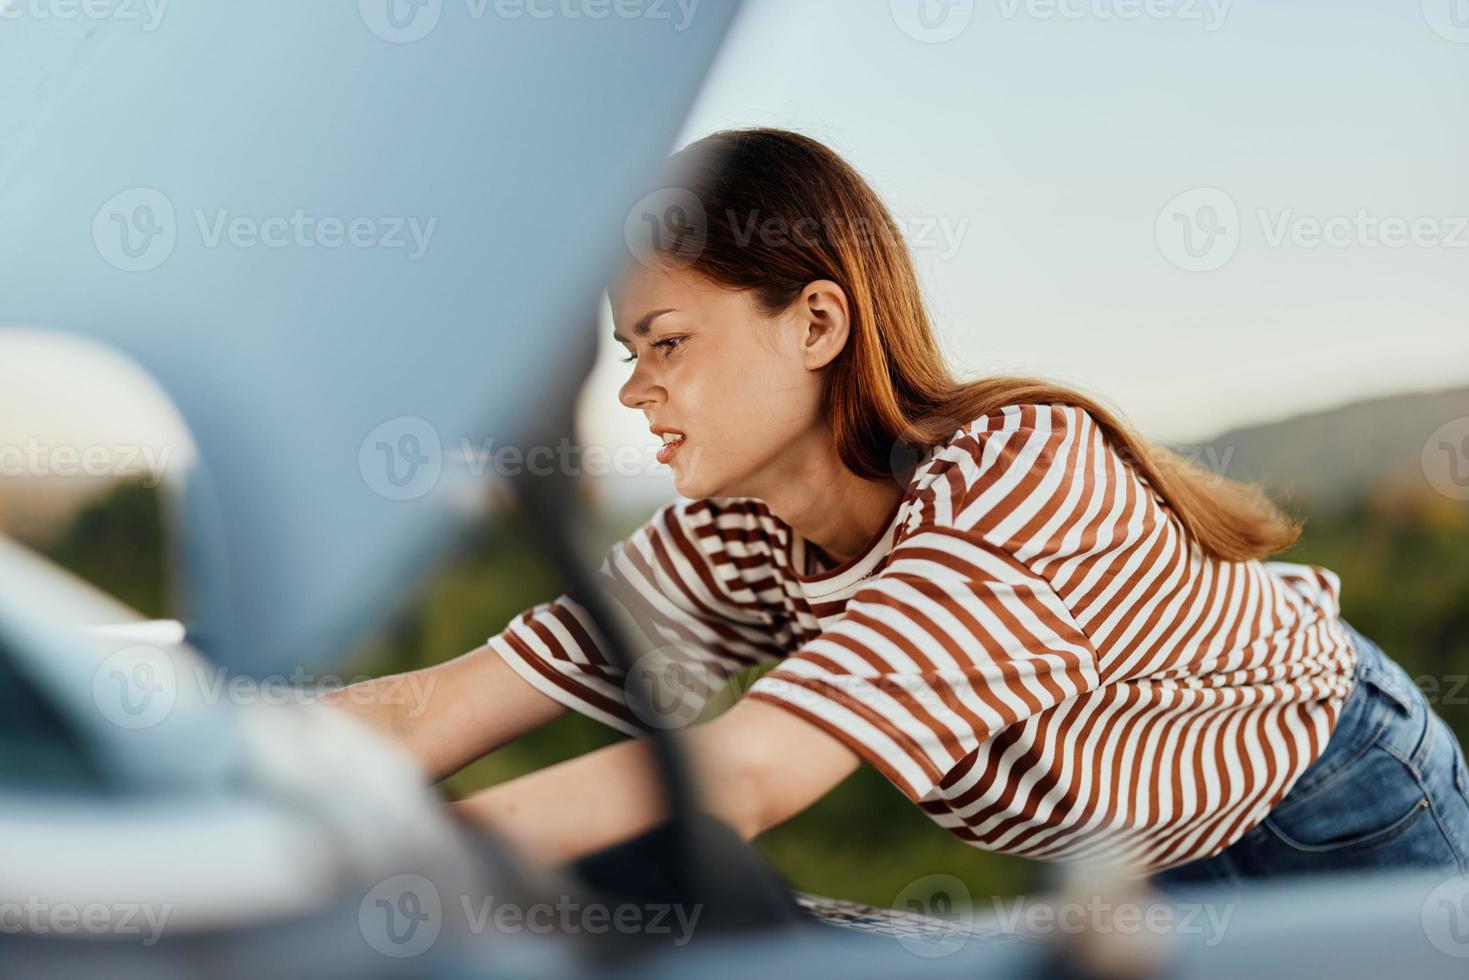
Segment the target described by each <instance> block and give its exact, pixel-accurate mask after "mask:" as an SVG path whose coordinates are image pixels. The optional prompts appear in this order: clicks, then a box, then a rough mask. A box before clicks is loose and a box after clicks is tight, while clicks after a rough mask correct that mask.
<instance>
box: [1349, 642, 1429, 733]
mask: <svg viewBox="0 0 1469 980" xmlns="http://www.w3.org/2000/svg"><path fill="white" fill-rule="evenodd" d="M1339 622H1340V623H1341V625H1342V628H1343V629H1344V630H1346V632H1347V635H1348V636H1350V637H1351V640H1352V648H1353V649H1354V650H1355V651H1356V652H1357V667H1356V670H1355V672H1354V675H1353V676H1354V678H1355V681H1356V683H1355V685H1354V687H1353V690H1352V694H1351V696H1350V698H1349V699H1348V703H1350V701H1352V700H1355V699H1356V698H1358V697H1362V696H1364V695H1365V692H1364V691H1363V687H1364V685H1366V686H1371V687H1374V688H1376V689H1377V690H1378V691H1379V692H1381V693H1382V694H1384V695H1385V696H1387V697H1388V698H1390V699H1391V700H1392V701H1394V702H1396V703H1397V705H1398V706H1399V707H1400V708H1402V709H1403V711H1404V713H1405V714H1407V715H1409V716H1411V715H1413V714H1414V713H1415V706H1416V704H1417V700H1418V699H1417V698H1416V697H1414V694H1415V693H1416V692H1415V691H1414V689H1413V679H1412V678H1411V677H1409V676H1408V672H1407V671H1405V670H1404V669H1403V668H1402V667H1401V666H1400V665H1399V664H1398V663H1397V662H1396V661H1394V660H1393V659H1392V658H1391V657H1389V656H1388V655H1387V654H1386V653H1385V652H1384V651H1383V649H1382V647H1380V646H1378V645H1377V644H1376V643H1373V642H1372V641H1371V640H1370V639H1368V638H1367V637H1365V636H1363V635H1362V633H1361V632H1359V631H1358V630H1357V629H1356V628H1354V627H1353V626H1352V624H1351V623H1348V622H1347V621H1346V620H1345V619H1339Z"/></svg>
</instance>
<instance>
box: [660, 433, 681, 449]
mask: <svg viewBox="0 0 1469 980" xmlns="http://www.w3.org/2000/svg"><path fill="white" fill-rule="evenodd" d="M682 439H683V434H682V433H680V432H665V433H663V445H665V446H666V445H668V444H669V443H671V442H679V441H681V440H682Z"/></svg>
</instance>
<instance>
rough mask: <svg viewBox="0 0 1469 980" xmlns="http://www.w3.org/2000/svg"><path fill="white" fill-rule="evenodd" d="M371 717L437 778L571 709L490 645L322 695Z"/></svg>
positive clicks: (329, 701) (371, 722) (367, 718)
mask: <svg viewBox="0 0 1469 980" xmlns="http://www.w3.org/2000/svg"><path fill="white" fill-rule="evenodd" d="M317 700H318V701H320V702H321V703H323V704H329V705H332V706H333V707H337V708H340V709H341V710H343V711H346V712H348V713H350V714H353V715H356V716H357V717H358V718H360V719H362V720H363V721H365V722H367V724H369V725H371V726H372V727H373V728H376V729H377V730H378V731H379V732H381V733H382V734H384V735H387V736H388V737H390V738H392V739H393V740H394V741H396V742H398V743H399V744H400V745H402V746H403V748H404V749H406V750H407V751H408V753H409V754H410V755H412V756H413V757H414V758H416V759H417V760H418V761H419V763H420V764H421V765H422V766H423V768H424V769H425V770H426V771H427V772H428V774H429V778H430V779H432V780H439V779H442V778H443V777H445V776H447V775H449V774H450V773H453V772H455V771H457V770H459V769H461V768H463V767H464V766H465V765H467V764H468V763H470V762H473V761H474V760H475V759H478V758H479V757H480V756H482V755H484V754H486V753H488V752H492V751H494V750H495V749H497V748H499V747H500V746H502V745H504V744H505V743H506V742H509V741H511V740H513V739H515V738H516V737H518V736H520V735H523V734H525V733H526V732H528V731H531V730H532V729H534V728H537V727H539V726H541V725H543V724H545V723H546V722H548V721H551V720H552V719H553V718H556V717H558V716H560V715H561V714H563V713H565V711H566V707H565V706H564V705H562V704H561V703H560V702H558V701H556V700H554V699H553V698H550V697H548V696H547V695H545V694H542V693H541V692H540V691H538V690H536V689H535V688H534V687H531V686H530V684H528V683H526V681H525V679H524V678H522V677H521V676H520V675H519V674H517V673H516V672H515V671H514V670H513V669H511V667H510V665H509V664H507V663H505V660H504V658H502V657H501V656H500V655H499V654H498V653H496V652H495V651H494V650H493V649H491V648H490V647H489V646H488V645H485V646H481V647H476V648H475V649H473V650H470V651H469V652H468V653H465V654H462V655H461V656H458V657H455V658H454V659H453V660H449V661H446V662H444V663H441V664H435V665H434V666H432V667H424V668H422V669H420V670H411V671H407V672H405V673H402V674H391V675H389V676H387V677H376V678H373V679H372V680H366V681H360V682H358V683H356V684H352V685H350V686H348V687H344V688H340V689H338V690H336V691H331V692H329V693H327V694H323V695H322V696H321V697H319V698H317Z"/></svg>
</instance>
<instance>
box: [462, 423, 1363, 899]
mask: <svg viewBox="0 0 1469 980" xmlns="http://www.w3.org/2000/svg"><path fill="white" fill-rule="evenodd" d="M918 463H919V465H918V466H917V468H916V470H915V471H914V473H913V476H912V478H911V480H909V482H908V484H907V486H906V489H905V493H904V495H903V497H902V498H901V499H900V501H899V502H898V504H897V505H896V506H895V507H894V509H893V511H892V512H891V514H890V515H889V519H888V521H887V523H886V524H885V526H884V527H883V529H882V530H881V531H880V532H879V533H878V534H877V536H876V537H874V538H873V539H872V541H871V542H870V543H869V544H868V546H867V547H866V549H865V550H864V551H863V552H862V553H860V554H859V555H857V556H856V557H854V558H852V559H851V560H849V561H846V562H843V563H841V564H840V565H836V566H832V565H829V564H828V563H827V562H826V561H825V560H824V559H823V558H822V556H821V555H820V554H819V552H817V551H816V550H815V549H814V548H812V547H811V546H810V545H809V544H808V543H807V542H806V541H805V540H804V539H803V538H801V537H800V535H798V534H796V533H795V532H794V531H793V530H792V529H791V528H790V527H789V526H788V525H787V524H785V523H784V522H783V521H781V520H780V519H779V518H777V517H776V516H775V515H774V514H772V513H771V512H770V510H769V509H768V508H767V507H766V506H765V505H764V504H763V503H762V502H761V501H759V500H757V499H755V498H749V497H711V498H705V499H701V500H695V501H679V502H677V503H673V504H668V505H666V506H664V507H662V508H661V509H659V510H658V511H657V512H656V513H655V514H654V516H653V517H652V518H651V519H650V520H649V521H648V522H647V523H646V524H645V525H643V526H642V527H641V528H639V529H638V530H637V531H636V532H635V533H634V534H632V535H631V536H629V537H628V538H626V539H625V540H623V541H620V542H618V543H617V544H616V545H615V546H614V547H613V548H612V549H611V552H610V553H609V554H608V556H607V559H606V561H605V562H604V563H603V564H602V567H601V572H602V579H603V581H604V583H605V584H606V585H607V586H608V588H609V592H610V594H611V595H612V596H613V597H614V603H613V608H614V610H615V611H616V612H617V614H618V616H619V619H620V620H621V621H622V622H623V624H624V626H626V627H627V628H628V631H629V634H630V636H631V637H632V639H633V641H634V650H633V653H634V655H635V656H637V657H639V659H638V661H637V663H638V671H637V674H638V675H639V677H648V678H651V680H652V682H653V683H652V687H651V690H652V692H653V698H652V701H651V704H648V705H643V704H641V703H640V702H636V701H634V702H633V703H634V704H637V705H638V710H636V711H634V710H633V709H632V708H630V707H629V701H628V698H627V695H626V688H625V687H624V678H623V677H622V676H621V675H620V673H619V672H618V671H616V670H614V669H613V668H611V667H610V666H609V665H608V663H607V661H606V659H605V658H604V656H603V655H602V652H601V649H602V648H601V646H600V644H601V643H602V642H604V641H602V639H601V634H600V633H599V632H597V630H596V628H595V626H593V624H592V622H591V620H590V618H589V617H588V616H587V615H586V613H585V611H584V609H582V607H581V606H580V604H579V603H578V602H577V601H576V600H575V599H574V598H572V597H571V596H569V595H565V594H563V595H562V596H560V597H559V598H557V599H556V600H554V601H552V602H546V603H541V604H539V605H537V606H535V607H533V608H531V609H529V610H526V611H525V612H523V613H521V614H520V615H519V616H518V617H516V618H515V619H514V620H513V621H512V622H511V623H510V624H509V625H508V626H507V627H506V628H505V629H504V630H503V631H502V632H501V633H499V634H497V635H496V636H494V637H492V638H491V639H490V643H491V645H492V646H493V647H494V648H495V649H496V650H497V651H498V652H499V653H500V654H501V655H502V656H503V657H504V658H505V659H506V661H507V662H508V663H509V664H510V665H511V666H512V667H513V668H514V669H515V670H516V671H517V672H518V673H519V674H520V675H521V676H523V677H525V678H526V680H527V681H529V682H530V683H532V684H533V685H535V686H536V687H537V688H539V689H540V690H542V691H544V692H545V693H546V694H548V695H550V696H551V697H553V698H555V699H556V700H558V701H560V702H562V703H563V704H566V705H568V706H570V707H571V708H573V709H576V710H578V711H580V712H582V713H584V714H586V715H589V716H591V717H594V718H598V719H600V720H602V721H604V722H605V723H607V724H609V725H612V726H614V727H616V728H618V729H620V730H621V731H624V732H627V733H628V734H634V735H635V734H642V733H646V732H648V731H651V730H653V729H654V728H658V727H669V726H673V725H678V724H682V723H685V722H687V721H688V720H690V719H691V718H692V717H693V716H694V715H695V714H697V712H698V709H699V707H700V706H701V705H703V704H704V703H705V701H706V700H707V699H708V697H709V696H710V695H711V694H713V693H714V692H715V691H717V690H718V689H719V687H720V685H721V684H722V683H723V682H725V681H726V680H727V679H728V678H729V677H730V676H732V675H733V674H734V673H736V672H737V671H739V670H741V669H742V668H744V667H747V666H749V665H751V664H756V663H769V662H772V661H779V662H778V663H776V664H775V666H774V667H772V668H770V669H769V670H768V671H766V672H765V673H763V674H761V676H759V677H758V678H757V679H756V680H755V682H754V683H753V684H752V685H750V687H749V690H748V691H747V692H745V695H744V696H746V697H752V698H760V699H762V700H765V701H768V702H770V703H772V704H777V705H781V706H783V707H784V708H786V709H788V710H790V711H793V712H795V713H796V714H798V715H800V716H801V717H803V718H805V719H807V720H808V721H810V722H811V723H813V724H815V725H818V726H820V727H821V728H822V729H824V730H825V731H827V732H829V733H830V734H832V735H833V736H835V737H836V738H838V739H840V740H841V741H842V742H844V743H846V744H847V745H848V746H850V747H851V748H852V749H853V750H854V751H855V752H856V753H857V754H859V755H860V756H861V757H862V758H863V759H864V760H866V761H867V762H869V763H870V764H872V765H873V766H874V767H876V768H877V769H878V770H880V771H881V772H882V773H883V774H884V775H885V776H886V777H887V778H888V779H889V780H891V781H892V782H893V784H894V785H896V786H897V788H898V789H899V790H900V791H901V792H902V793H903V794H904V795H906V796H907V797H908V798H909V799H910V800H912V801H913V802H914V803H915V804H917V805H918V806H919V807H920V808H922V809H923V811H924V812H925V813H927V814H928V815H929V816H930V817H931V818H932V819H933V820H934V821H936V822H937V823H938V824H939V825H940V826H943V827H945V828H947V829H948V830H950V831H951V832H952V833H954V834H956V835H957V836H958V837H960V838H961V839H963V840H964V841H966V842H968V843H970V844H973V845H974V846H976V847H982V848H985V849H987V850H994V851H1004V852H1007V853H1011V854H1017V855H1021V856H1024V857H1029V858H1034V859H1040V860H1056V861H1082V860H1084V861H1093V862H1107V863H1117V864H1121V865H1123V866H1125V867H1127V868H1129V869H1131V870H1134V871H1136V872H1138V873H1147V872H1151V871H1156V870H1161V869H1163V868H1167V867H1172V866H1174V865H1177V864H1181V863H1183V862H1186V861H1189V860H1193V859H1196V858H1201V857H1207V856H1209V855H1212V854H1214V853H1217V852H1218V851H1220V850H1222V849H1223V848H1225V847H1226V846H1228V845H1229V844H1230V843H1232V842H1233V841H1235V840H1236V839H1238V838H1239V837H1240V836H1241V835H1242V834H1244V833H1245V831H1247V830H1248V829H1250V828H1251V827H1253V826H1254V825H1255V824H1257V823H1258V822H1259V821H1260V820H1261V819H1262V818H1263V817H1264V816H1265V815H1266V813H1267V812H1268V811H1269V810H1270V808H1271V807H1272V806H1273V805H1274V804H1275V803H1276V802H1277V801H1279V800H1280V799H1281V798H1282V797H1283V796H1284V795H1285V793H1286V791H1287V790H1288V789H1289V788H1290V786H1291V784H1292V783H1293V782H1294V781H1295V779H1296V778H1297V777H1298V776H1299V775H1300V774H1301V772H1302V771H1303V770H1305V768H1306V767H1307V766H1308V765H1310V763H1311V762H1312V761H1314V760H1315V759H1316V757H1317V756H1318V755H1319V754H1320V753H1321V751H1322V749H1323V748H1324V747H1325V744H1326V740H1327V738H1328V736H1329V735H1330V733H1331V731H1332V729H1333V727H1334V726H1335V723H1336V719H1337V716H1338V714H1339V713H1340V710H1341V707H1342V704H1343V703H1344V701H1345V698H1346V696H1347V695H1348V694H1349V693H1350V691H1351V687H1352V674H1353V668H1354V666H1355V663H1356V654H1355V652H1354V650H1353V649H1352V645H1351V640H1350V637H1349V634H1347V633H1346V631H1345V630H1344V629H1343V627H1342V624H1341V621H1340V618H1339V607H1338V600H1339V595H1340V582H1339V580H1338V578H1337V576H1336V575H1335V574H1334V573H1332V572H1331V571H1329V570H1327V569H1324V568H1320V567H1317V566H1307V565H1298V564H1290V563H1286V562H1276V561H1270V562H1260V561H1243V562H1230V561H1219V560H1215V559H1212V558H1209V557H1208V556H1206V555H1205V554H1204V552H1203V551H1202V549H1201V548H1200V546H1199V545H1198V544H1197V542H1195V541H1194V540H1192V539H1191V538H1190V537H1189V536H1188V534H1187V532H1186V531H1185V529H1184V527H1183V524H1182V523H1181V522H1180V520H1179V519H1178V517H1177V515H1176V514H1175V513H1174V512H1173V511H1172V510H1171V509H1170V508H1169V507H1168V506H1167V504H1166V503H1165V502H1164V501H1163V499H1162V498H1161V497H1159V496H1158V495H1157V494H1156V492H1155V491H1154V490H1153V488H1152V487H1151V486H1150V485H1149V484H1148V483H1147V481H1146V480H1145V479H1144V478H1143V477H1142V476H1141V475H1140V474H1139V473H1138V472H1137V470H1135V469H1134V468H1133V467H1131V466H1129V465H1128V464H1127V463H1126V462H1125V461H1124V460H1123V458H1122V457H1121V456H1120V455H1119V454H1118V453H1117V452H1116V451H1115V447H1114V446H1113V444H1112V443H1111V441H1110V440H1108V439H1107V438H1106V437H1105V435H1104V434H1103V432H1102V430H1101V429H1100V428H1099V427H1098V425H1097V424H1096V421H1095V419H1094V418H1093V417H1092V416H1091V415H1089V414H1088V413H1087V412H1085V411H1084V410H1082V409H1079V408H1076V407H1072V406H1066V405H1035V404H1017V405H1010V406H1006V407H1004V408H1002V409H999V410H996V411H995V412H993V413H991V414H988V415H985V416H983V417H981V418H978V419H975V420H973V421H972V422H970V423H968V424H966V425H964V426H962V427H961V428H959V429H958V430H957V431H955V432H954V434H953V435H952V436H951V437H950V438H949V439H948V440H947V441H946V442H945V443H943V444H941V445H938V446H935V447H933V448H932V449H930V450H929V451H928V452H927V454H926V455H924V456H921V457H920V459H919V460H918ZM792 764H795V765H798V764H799V761H795V762H793V763H792Z"/></svg>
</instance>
